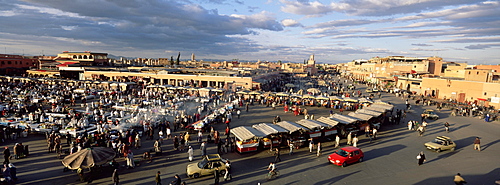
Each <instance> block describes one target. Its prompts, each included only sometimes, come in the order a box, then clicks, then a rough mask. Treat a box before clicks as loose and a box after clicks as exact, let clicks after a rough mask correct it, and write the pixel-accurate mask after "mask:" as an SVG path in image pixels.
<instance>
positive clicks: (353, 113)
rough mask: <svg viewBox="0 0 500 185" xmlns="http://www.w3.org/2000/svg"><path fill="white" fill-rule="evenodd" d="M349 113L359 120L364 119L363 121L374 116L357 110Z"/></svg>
mask: <svg viewBox="0 0 500 185" xmlns="http://www.w3.org/2000/svg"><path fill="white" fill-rule="evenodd" d="M347 115H349V116H351V117H355V118H357V119H359V120H362V121H368V120H370V119H371V118H372V117H373V116H371V115H368V114H361V113H359V114H358V113H355V112H350V113H349V114H347Z"/></svg>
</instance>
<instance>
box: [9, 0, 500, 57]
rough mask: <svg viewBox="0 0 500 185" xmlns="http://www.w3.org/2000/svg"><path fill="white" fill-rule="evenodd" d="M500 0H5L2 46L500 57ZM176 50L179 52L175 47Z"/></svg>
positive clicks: (129, 53) (51, 50)
mask: <svg viewBox="0 0 500 185" xmlns="http://www.w3.org/2000/svg"><path fill="white" fill-rule="evenodd" d="M499 7H500V1H482V0H330V1H326V0H315V1H312V0H311V1H309V0H246V1H245V0H0V25H1V26H0V47H2V48H0V49H1V50H0V53H9V54H23V53H24V54H26V55H40V54H45V55H56V54H57V53H61V52H62V51H93V52H105V53H109V54H112V55H116V56H126V57H143V58H159V57H165V58H170V56H177V53H178V52H181V55H182V57H181V58H183V59H187V58H189V56H190V55H191V53H194V54H195V55H196V58H197V59H222V60H232V59H240V60H267V61H277V60H282V61H293V62H302V61H304V59H307V58H308V57H309V55H311V54H314V55H315V59H316V61H317V62H319V63H342V62H348V61H352V60H354V59H369V58H371V57H376V56H380V57H383V56H394V55H398V56H400V55H401V56H408V57H428V56H441V57H443V58H444V60H445V61H456V62H463V61H467V62H468V63H470V64H500V57H499V55H498V53H499V51H500V8H499ZM174 58H175V57H174Z"/></svg>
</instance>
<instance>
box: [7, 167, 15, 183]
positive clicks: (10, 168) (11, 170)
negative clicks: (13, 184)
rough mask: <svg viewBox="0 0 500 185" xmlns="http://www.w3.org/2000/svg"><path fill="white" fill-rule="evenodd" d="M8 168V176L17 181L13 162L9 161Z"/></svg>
mask: <svg viewBox="0 0 500 185" xmlns="http://www.w3.org/2000/svg"><path fill="white" fill-rule="evenodd" d="M8 166H9V170H10V177H11V178H12V180H14V181H17V168H16V166H14V164H12V163H9V165H8Z"/></svg>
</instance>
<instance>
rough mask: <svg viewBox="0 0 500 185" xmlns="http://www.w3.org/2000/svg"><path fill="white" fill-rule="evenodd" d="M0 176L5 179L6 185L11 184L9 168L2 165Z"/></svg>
mask: <svg viewBox="0 0 500 185" xmlns="http://www.w3.org/2000/svg"><path fill="white" fill-rule="evenodd" d="M2 175H3V178H5V180H6V181H7V184H10V183H11V182H12V177H11V173H10V168H9V167H8V166H7V164H4V165H3V169H2Z"/></svg>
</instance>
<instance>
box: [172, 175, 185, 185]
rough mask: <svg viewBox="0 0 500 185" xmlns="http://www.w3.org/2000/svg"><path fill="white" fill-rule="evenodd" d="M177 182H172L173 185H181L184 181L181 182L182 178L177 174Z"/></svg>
mask: <svg viewBox="0 0 500 185" xmlns="http://www.w3.org/2000/svg"><path fill="white" fill-rule="evenodd" d="M174 177H175V180H173V181H172V182H170V184H171V185H180V184H181V182H182V180H181V177H180V176H179V175H177V174H175V176H174Z"/></svg>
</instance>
